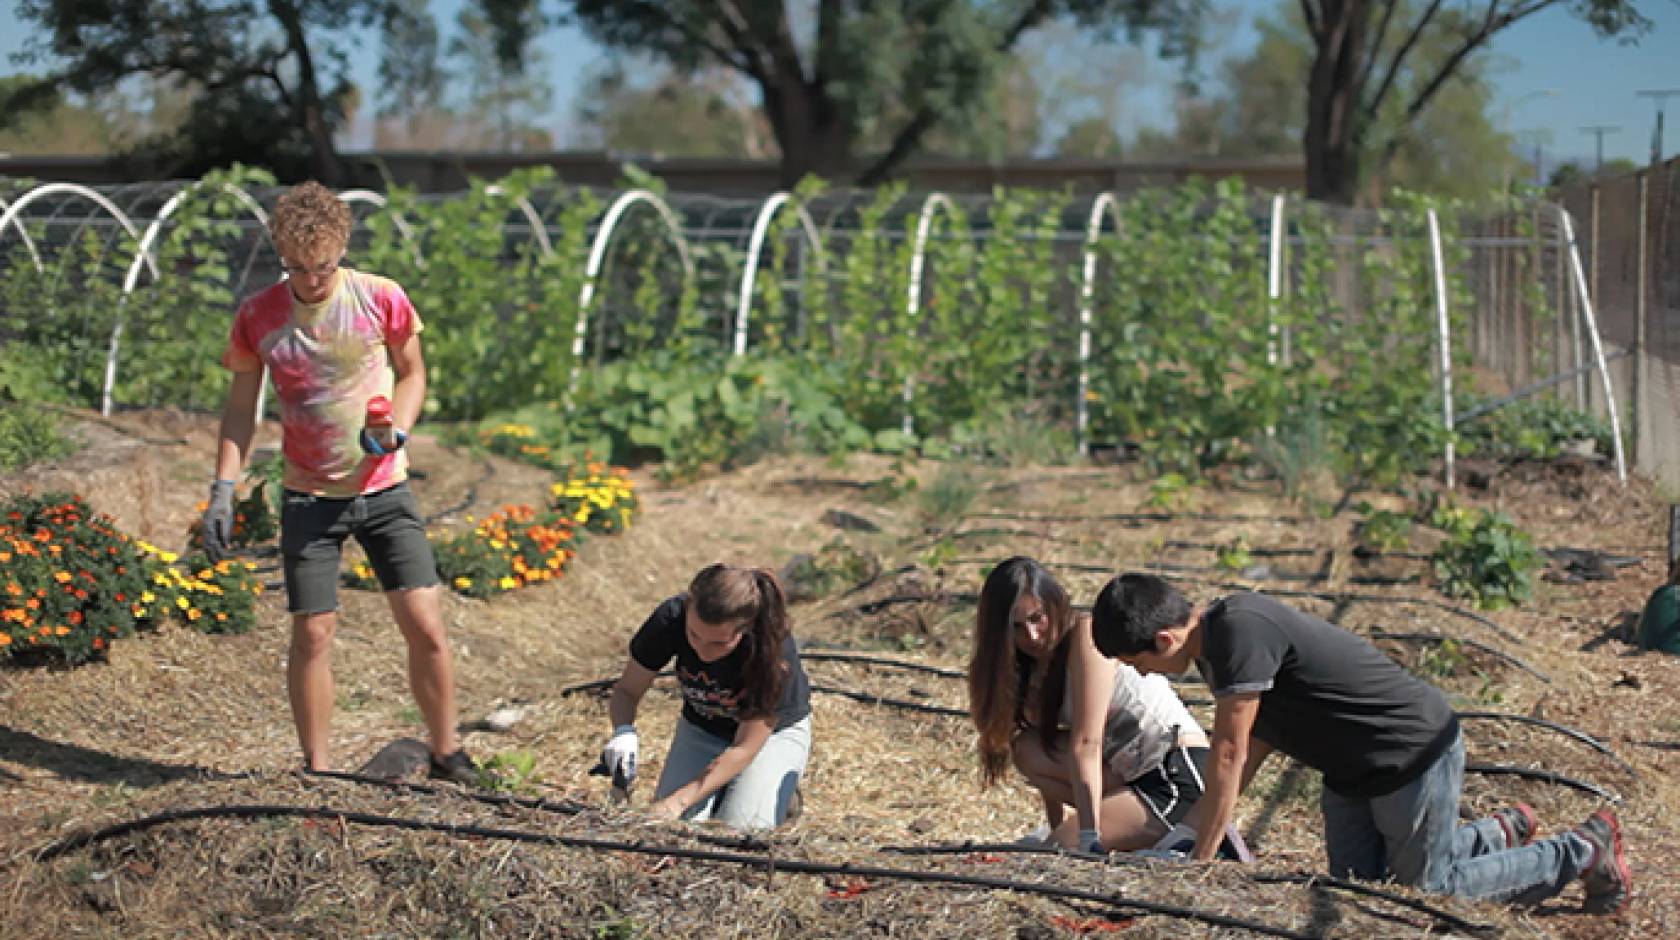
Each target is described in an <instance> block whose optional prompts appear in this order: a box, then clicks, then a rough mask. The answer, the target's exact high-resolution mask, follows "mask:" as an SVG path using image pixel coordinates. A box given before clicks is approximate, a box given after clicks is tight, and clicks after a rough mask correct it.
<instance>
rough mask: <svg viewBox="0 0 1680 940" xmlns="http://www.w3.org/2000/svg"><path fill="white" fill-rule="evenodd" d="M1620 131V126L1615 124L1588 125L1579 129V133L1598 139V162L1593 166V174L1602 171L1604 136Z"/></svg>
mask: <svg viewBox="0 0 1680 940" xmlns="http://www.w3.org/2000/svg"><path fill="white" fill-rule="evenodd" d="M1621 129H1622V128H1621V126H1620V125H1616V124H1588V125H1586V126H1585V127H1582V128H1581V133H1583V134H1591V135H1593V136H1594V137H1596V138H1597V139H1598V162H1597V163H1595V164H1593V172H1594V173H1597V172H1598V171H1599V170H1602V169H1604V135H1605V134H1615V133H1619V132H1620V131H1621Z"/></svg>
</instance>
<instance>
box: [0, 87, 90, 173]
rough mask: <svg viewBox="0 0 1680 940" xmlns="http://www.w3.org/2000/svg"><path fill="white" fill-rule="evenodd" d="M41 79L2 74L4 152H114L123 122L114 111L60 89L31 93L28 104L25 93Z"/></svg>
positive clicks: (1, 147)
mask: <svg viewBox="0 0 1680 940" xmlns="http://www.w3.org/2000/svg"><path fill="white" fill-rule="evenodd" d="M38 81H39V80H38V78H36V77H35V76H32V75H8V76H5V77H0V153H14V154H97V153H109V152H111V150H112V149H113V144H114V142H115V140H116V139H117V137H118V135H119V133H120V130H119V126H118V124H119V122H118V120H117V119H116V118H115V117H114V116H113V115H112V114H110V113H109V112H108V111H106V110H105V109H102V108H100V107H96V106H95V105H94V104H92V103H81V102H73V101H69V100H67V99H66V98H65V97H64V96H63V95H62V94H57V93H53V94H50V95H39V94H30V99H31V100H29V102H28V103H27V106H25V105H24V102H23V101H22V100H21V97H20V95H21V93H27V92H29V91H30V90H31V89H32V88H33V87H34V86H35V85H36V84H37V83H38ZM14 101H15V102H16V104H14Z"/></svg>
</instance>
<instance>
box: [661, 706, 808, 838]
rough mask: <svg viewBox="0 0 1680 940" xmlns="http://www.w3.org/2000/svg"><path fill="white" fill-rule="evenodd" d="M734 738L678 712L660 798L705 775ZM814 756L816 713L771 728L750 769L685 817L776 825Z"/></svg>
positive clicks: (754, 826)
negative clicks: (703, 727) (813, 718)
mask: <svg viewBox="0 0 1680 940" xmlns="http://www.w3.org/2000/svg"><path fill="white" fill-rule="evenodd" d="M732 743H734V742H731V741H726V740H724V739H723V738H720V737H718V736H717V735H715V734H712V733H711V732H709V731H702V730H701V729H700V728H698V727H695V726H694V725H693V724H691V723H689V721H688V720H687V719H684V718H678V719H677V730H676V732H675V733H674V734H672V735H671V750H670V752H669V753H668V754H666V755H665V769H664V770H662V771H660V773H659V786H658V788H657V789H656V790H655V792H654V795H653V798H654V800H656V801H657V800H661V799H664V798H665V797H666V796H668V795H669V794H671V793H672V792H673V791H675V790H677V789H678V788H680V787H682V786H683V785H684V784H686V783H688V782H689V781H691V780H693V779H694V778H696V777H698V776H700V774H701V773H703V772H704V771H705V770H706V767H707V765H709V764H711V762H712V761H714V760H717V757H718V755H719V754H722V753H723V752H724V749H725V748H727V747H729V745H730V744H732ZM810 758H811V716H810V715H806V716H805V717H804V718H801V719H800V720H799V721H796V722H794V723H793V724H791V725H788V726H787V727H786V728H783V729H782V730H780V731H777V732H775V733H773V734H771V735H770V739H769V740H768V741H765V742H764V747H762V748H760V749H759V752H758V755H757V756H755V757H754V758H753V759H752V763H750V764H748V765H747V766H746V769H744V770H742V771H741V772H740V773H739V774H738V775H736V777H735V779H734V780H731V781H729V782H728V783H726V784H724V785H723V786H721V787H719V788H718V789H716V790H714V791H713V792H712V794H711V795H710V796H707V797H706V798H705V799H703V800H701V801H700V802H698V803H695V804H694V805H693V806H690V807H689V808H688V810H687V811H686V812H684V813H683V816H682V818H684V819H687V820H692V821H694V822H699V821H702V820H706V819H717V820H719V821H721V822H724V823H728V824H729V825H731V826H735V827H736V828H739V829H772V828H775V827H776V826H779V825H781V823H782V820H784V819H786V818H787V812H788V801H790V800H791V799H793V791H794V788H795V787H797V786H798V785H799V777H800V775H802V774H803V773H804V772H805V763H806V761H808V760H810Z"/></svg>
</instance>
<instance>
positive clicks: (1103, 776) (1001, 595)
mask: <svg viewBox="0 0 1680 940" xmlns="http://www.w3.org/2000/svg"><path fill="white" fill-rule="evenodd" d="M968 686H969V696H968V700H969V713H970V715H971V717H972V718H973V721H974V726H975V728H976V729H978V730H979V732H980V766H981V772H982V775H983V783H984V784H986V785H991V784H994V783H997V782H998V781H1000V780H1002V779H1003V778H1004V776H1005V775H1006V774H1007V773H1008V771H1009V767H1010V765H1012V764H1013V765H1014V767H1015V768H1016V769H1017V770H1019V771H1020V772H1021V773H1022V774H1023V775H1024V776H1025V777H1026V778H1027V782H1028V783H1030V784H1031V785H1032V786H1033V787H1034V788H1035V789H1037V790H1038V792H1039V796H1040V797H1041V798H1042V799H1043V801H1044V813H1045V821H1046V826H1045V827H1044V828H1043V829H1042V830H1041V832H1043V833H1045V834H1044V836H1043V839H1044V841H1046V842H1049V843H1051V844H1057V845H1061V846H1063V847H1065V848H1072V849H1078V850H1081V851H1092V852H1102V851H1105V850H1107V851H1131V850H1134V849H1142V848H1148V847H1150V846H1153V845H1155V844H1156V843H1157V841H1159V840H1162V839H1163V837H1164V836H1166V835H1167V834H1168V832H1169V830H1171V829H1172V828H1173V827H1174V826H1176V825H1177V824H1179V823H1180V822H1181V821H1182V820H1183V819H1184V816H1185V814H1186V813H1188V812H1189V811H1190V807H1191V806H1192V805H1193V804H1194V803H1195V802H1196V800H1197V799H1198V798H1200V797H1201V795H1202V775H1201V768H1202V765H1203V763H1204V762H1205V761H1206V757H1207V744H1208V742H1207V736H1206V735H1205V734H1203V733H1202V729H1201V727H1200V726H1199V725H1198V724H1197V723H1196V720H1195V719H1194V718H1193V717H1191V715H1190V713H1189V712H1188V711H1187V710H1186V709H1185V707H1184V704H1183V703H1182V702H1180V701H1179V698H1178V695H1177V694H1176V693H1174V692H1173V690H1172V687H1171V686H1170V685H1168V684H1167V680H1166V679H1165V678H1163V677H1161V676H1149V677H1144V676H1140V675H1139V674H1138V673H1137V671H1136V670H1134V669H1133V668H1132V667H1131V666H1128V665H1125V664H1124V663H1120V662H1117V661H1115V660H1112V659H1108V658H1106V657H1104V656H1103V655H1102V654H1101V653H1099V652H1097V648H1096V646H1095V644H1094V643H1093V641H1092V639H1091V620H1090V618H1089V617H1087V616H1085V615H1083V614H1079V613H1077V612H1075V611H1074V610H1073V607H1072V605H1071V604H1070V603H1069V602H1068V596H1067V593H1066V592H1065V591H1063V590H1062V587H1061V585H1059V584H1057V583H1056V579H1055V578H1053V577H1051V576H1050V573H1049V572H1048V571H1046V570H1045V569H1044V566H1042V565H1040V564H1039V563H1038V562H1036V561H1033V560H1032V559H1030V558H1023V557H1015V558H1010V559H1008V560H1007V561H1004V562H1003V563H1002V564H999V565H998V566H997V567H996V568H994V569H992V573H991V574H990V575H988V576H987V577H986V583H985V585H984V586H983V587H982V588H981V589H980V605H979V611H978V614H977V616H976V618H975V629H974V655H973V659H972V660H971V661H970V663H969V668H968ZM1069 808H1071V809H1072V810H1073V814H1072V815H1071V816H1070V815H1068V813H1067V810H1068V809H1069ZM1033 838H1034V839H1036V838H1037V834H1035V835H1034V837H1033Z"/></svg>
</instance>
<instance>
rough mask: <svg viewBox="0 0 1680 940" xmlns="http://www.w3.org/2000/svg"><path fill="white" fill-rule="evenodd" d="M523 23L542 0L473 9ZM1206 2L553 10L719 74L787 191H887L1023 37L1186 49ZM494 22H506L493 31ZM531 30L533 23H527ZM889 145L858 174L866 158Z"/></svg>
mask: <svg viewBox="0 0 1680 940" xmlns="http://www.w3.org/2000/svg"><path fill="white" fill-rule="evenodd" d="M480 2H481V3H483V4H485V5H486V9H487V10H490V9H508V8H511V9H514V10H525V9H528V8H529V7H530V6H531V5H532V4H535V3H537V2H540V0H480ZM1204 2H1205V0H1008V2H1004V0H997V2H986V0H876V2H863V0H715V2H708V3H700V2H695V0H562V2H561V6H562V8H563V11H564V18H565V19H566V20H568V21H570V22H575V23H578V24H581V25H582V26H583V28H584V29H585V30H586V31H587V32H588V33H589V34H590V35H591V36H592V37H593V38H594V39H595V40H596V41H598V42H600V43H601V44H603V45H605V46H607V47H608V48H611V49H614V50H619V51H623V52H632V53H641V54H646V55H649V56H652V57H654V58H656V59H658V60H660V61H663V62H666V63H669V64H671V65H673V66H674V67H676V68H677V69H678V70H679V71H681V72H683V73H688V72H691V71H694V70H696V69H701V68H704V67H708V66H709V67H716V68H722V69H726V70H729V71H731V72H734V73H737V74H739V75H741V76H743V77H744V78H745V79H746V80H748V81H749V82H750V83H751V84H752V85H753V87H754V88H755V89H756V91H757V93H758V97H759V99H760V100H761V102H762V104H761V107H762V109H763V111H764V115H765V118H766V120H767V121H768V123H769V125H770V128H771V132H772V134H773V135H774V137H775V140H776V144H777V148H778V150H779V151H780V153H781V178H782V182H783V183H784V184H785V185H792V184H794V183H796V182H797V181H798V180H799V179H800V178H801V177H803V176H805V175H806V174H810V173H815V174H818V175H821V176H826V177H830V178H841V177H847V176H851V177H854V178H855V179H856V180H857V181H858V182H860V183H862V184H864V185H873V184H875V183H878V182H880V181H882V180H883V179H885V178H886V177H887V176H888V175H889V174H890V173H891V172H892V170H893V169H894V167H896V166H897V165H898V164H899V163H900V162H901V161H902V160H903V159H904V158H905V157H907V156H908V155H909V154H911V153H912V152H915V151H916V150H917V149H918V148H920V147H921V146H922V144H923V143H924V141H925V140H926V138H927V137H928V135H929V133H930V132H932V131H933V129H934V128H935V127H937V126H939V125H941V124H948V125H953V126H957V127H959V128H960V127H961V125H962V124H963V123H964V122H965V121H967V120H969V119H971V118H973V117H974V116H975V114H976V110H977V109H978V108H982V107H984V106H985V102H986V101H987V100H988V98H987V92H988V90H989V89H990V88H991V87H992V84H993V82H994V81H995V80H996V79H997V77H998V76H999V75H1000V74H1002V73H1003V66H1004V65H1005V64H1006V63H1007V61H1008V56H1009V53H1010V52H1011V51H1012V50H1013V49H1014V48H1015V47H1016V45H1017V43H1018V42H1019V41H1020V40H1021V38H1022V36H1023V35H1025V34H1026V33H1028V32H1029V31H1030V30H1032V29H1034V28H1035V27H1038V26H1040V25H1041V24H1044V23H1047V22H1050V21H1051V20H1053V19H1055V18H1057V17H1064V16H1071V17H1074V18H1076V19H1078V20H1079V21H1080V22H1082V23H1085V24H1087V25H1089V26H1091V27H1092V28H1094V29H1099V30H1101V31H1103V32H1104V33H1105V34H1108V33H1117V32H1119V31H1120V30H1121V29H1124V30H1126V31H1127V32H1128V34H1129V35H1133V36H1135V35H1138V34H1139V32H1140V31H1142V30H1153V31H1159V32H1160V33H1161V34H1162V35H1163V37H1164V39H1163V43H1162V48H1163V52H1164V54H1167V55H1185V54H1187V53H1188V52H1190V51H1192V50H1193V49H1194V36H1195V26H1196V22H1197V15H1198V13H1199V11H1200V10H1201V8H1202V6H1203V4H1204ZM493 18H497V19H501V20H506V19H511V18H512V17H509V16H506V15H502V16H499V17H493ZM527 21H528V18H527ZM875 139H879V140H885V141H886V144H885V145H884V149H883V151H882V152H880V153H878V154H874V155H871V156H870V157H869V159H867V160H864V159H863V157H864V144H865V142H867V141H870V140H875Z"/></svg>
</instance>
